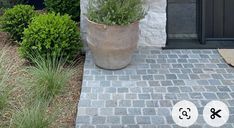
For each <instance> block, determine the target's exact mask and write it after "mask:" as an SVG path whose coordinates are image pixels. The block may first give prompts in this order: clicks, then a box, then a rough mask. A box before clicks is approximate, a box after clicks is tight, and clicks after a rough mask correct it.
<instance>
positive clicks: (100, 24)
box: [85, 17, 141, 27]
mask: <svg viewBox="0 0 234 128" xmlns="http://www.w3.org/2000/svg"><path fill="white" fill-rule="evenodd" d="M85 18H86V20H87V21H88V22H90V23H92V24H95V25H98V26H109V27H125V26H128V25H131V24H138V23H139V22H140V20H141V19H139V20H137V21H134V22H132V23H130V24H126V25H108V24H102V23H97V22H94V21H91V20H89V18H88V17H85Z"/></svg>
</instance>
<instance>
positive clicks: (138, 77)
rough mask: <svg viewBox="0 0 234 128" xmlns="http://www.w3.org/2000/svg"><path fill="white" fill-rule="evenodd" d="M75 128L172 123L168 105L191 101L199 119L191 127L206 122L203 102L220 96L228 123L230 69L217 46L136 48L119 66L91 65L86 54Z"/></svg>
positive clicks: (164, 127) (169, 127)
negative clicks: (126, 63)
mask: <svg viewBox="0 0 234 128" xmlns="http://www.w3.org/2000/svg"><path fill="white" fill-rule="evenodd" d="M83 78H84V79H83V87H82V92H81V97H80V102H79V105H78V115H77V120H76V128H89V127H90V128H125V127H126V128H155V127H157V128H173V127H178V126H176V125H175V123H174V122H173V120H172V117H171V109H172V106H173V105H174V104H175V103H177V102H178V101H180V100H189V101H192V102H193V103H194V104H195V105H196V106H197V107H198V110H199V118H198V120H197V122H196V124H194V125H193V126H192V127H196V128H202V127H209V126H208V125H207V124H206V123H205V122H204V120H203V117H202V110H203V108H204V105H206V103H208V102H209V101H211V100H221V101H224V102H225V103H226V104H227V105H228V106H229V107H230V113H231V115H230V118H229V121H228V123H227V124H226V125H225V126H224V127H234V111H233V110H234V109H233V108H234V68H231V67H230V66H228V65H227V64H226V63H225V62H224V61H223V59H222V58H221V57H220V55H219V54H218V52H217V50H161V49H157V48H153V47H151V48H149V47H140V48H139V49H138V51H137V52H135V54H134V57H133V61H132V63H131V64H130V65H129V66H128V67H127V68H125V69H122V70H117V71H108V70H103V69H100V68H97V67H96V66H95V65H94V63H93V60H92V58H91V54H90V52H88V53H87V55H86V61H85V66H84V77H83Z"/></svg>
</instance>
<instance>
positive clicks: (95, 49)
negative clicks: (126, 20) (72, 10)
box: [87, 19, 139, 69]
mask: <svg viewBox="0 0 234 128" xmlns="http://www.w3.org/2000/svg"><path fill="white" fill-rule="evenodd" d="M87 22H88V37H87V43H88V46H89V48H90V49H91V52H92V55H93V59H94V61H95V63H96V65H97V66H98V67H101V68H104V69H121V68H124V67H126V66H127V65H128V64H129V63H130V62H131V59H132V55H133V53H134V51H135V50H136V48H137V42H138V33H139V22H135V23H132V24H130V25H125V26H118V25H113V26H108V25H103V24H97V23H95V22H92V21H89V20H88V19H87Z"/></svg>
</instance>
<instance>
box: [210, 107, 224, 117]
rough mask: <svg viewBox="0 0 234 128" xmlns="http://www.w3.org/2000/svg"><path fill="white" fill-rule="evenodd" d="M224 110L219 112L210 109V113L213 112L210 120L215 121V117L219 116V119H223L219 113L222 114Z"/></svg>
mask: <svg viewBox="0 0 234 128" xmlns="http://www.w3.org/2000/svg"><path fill="white" fill-rule="evenodd" d="M221 111H222V110H220V109H219V110H218V111H216V110H215V108H211V109H210V112H212V115H211V116H210V118H211V119H215V117H216V116H217V117H219V118H221V116H220V115H219V113H220V112H221Z"/></svg>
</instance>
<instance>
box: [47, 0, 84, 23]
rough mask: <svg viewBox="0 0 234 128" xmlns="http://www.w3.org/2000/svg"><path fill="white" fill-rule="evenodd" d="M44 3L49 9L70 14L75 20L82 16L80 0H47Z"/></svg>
mask: <svg viewBox="0 0 234 128" xmlns="http://www.w3.org/2000/svg"><path fill="white" fill-rule="evenodd" d="M44 4H45V6H46V8H47V10H48V11H53V12H56V13H60V14H62V15H63V14H68V15H70V16H72V19H73V20H78V19H79V16H80V0H45V1H44Z"/></svg>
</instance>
